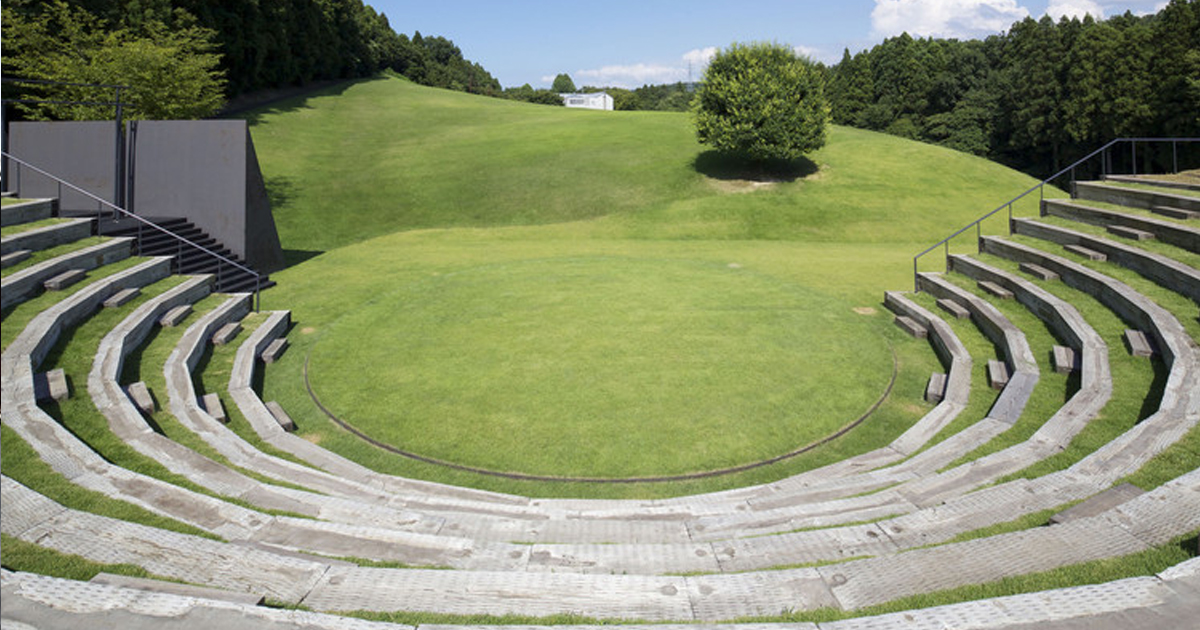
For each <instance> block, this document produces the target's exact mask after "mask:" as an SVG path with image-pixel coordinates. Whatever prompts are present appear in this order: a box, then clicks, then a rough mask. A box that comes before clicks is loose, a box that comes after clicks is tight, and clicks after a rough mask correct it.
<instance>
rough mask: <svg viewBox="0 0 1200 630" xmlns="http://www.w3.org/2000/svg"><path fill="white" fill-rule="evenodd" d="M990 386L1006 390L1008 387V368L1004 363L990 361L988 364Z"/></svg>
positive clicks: (994, 360)
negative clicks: (1006, 386)
mask: <svg viewBox="0 0 1200 630" xmlns="http://www.w3.org/2000/svg"><path fill="white" fill-rule="evenodd" d="M987 372H988V385H990V386H991V388H992V389H1004V386H1005V385H1008V376H1009V374H1008V366H1007V365H1005V364H1004V362H1003V361H1000V360H997V359H989V360H988V363H987Z"/></svg>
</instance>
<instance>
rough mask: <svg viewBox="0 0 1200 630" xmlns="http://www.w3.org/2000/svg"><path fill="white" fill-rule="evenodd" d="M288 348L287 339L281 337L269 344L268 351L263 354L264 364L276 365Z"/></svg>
mask: <svg viewBox="0 0 1200 630" xmlns="http://www.w3.org/2000/svg"><path fill="white" fill-rule="evenodd" d="M287 347H288V340H287V337H280V338H278V339H276V340H274V341H272V342H271V343H269V344H267V347H266V349H265V350H263V352H262V360H263V363H274V362H276V361H278V360H279V357H281V356H283V351H284V350H287Z"/></svg>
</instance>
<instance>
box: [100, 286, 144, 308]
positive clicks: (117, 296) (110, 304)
mask: <svg viewBox="0 0 1200 630" xmlns="http://www.w3.org/2000/svg"><path fill="white" fill-rule="evenodd" d="M141 294H142V290H141V288H139V287H129V288H128V289H121V290H120V291H117V292H116V293H114V294H113V295H112V297H110V298H108V299H107V300H104V308H117V307H120V306H124V305H126V304H128V303H129V301H130V300H132V299H133V298H135V297H137V296H139V295H141Z"/></svg>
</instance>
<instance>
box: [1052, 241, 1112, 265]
mask: <svg viewBox="0 0 1200 630" xmlns="http://www.w3.org/2000/svg"><path fill="white" fill-rule="evenodd" d="M1063 249H1065V250H1067V251H1069V252H1071V253H1072V254H1079V255H1080V256H1083V257H1084V258H1086V259H1088V260H1094V261H1096V262H1105V261H1107V260H1108V256H1107V255H1105V254H1101V253H1100V252H1098V251H1096V250H1094V249H1088V248H1087V247H1084V246H1083V245H1064V246H1063Z"/></svg>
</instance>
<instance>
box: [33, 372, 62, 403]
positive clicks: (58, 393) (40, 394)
mask: <svg viewBox="0 0 1200 630" xmlns="http://www.w3.org/2000/svg"><path fill="white" fill-rule="evenodd" d="M33 394H34V396H35V397H36V398H37V401H38V402H46V401H50V400H53V401H54V402H61V401H64V400H66V399H67V398H69V397H70V396H71V388H70V387H68V386H67V373H66V372H64V371H63V370H62V368H57V369H54V370H50V371H49V372H43V373H41V374H36V375H34V377H33Z"/></svg>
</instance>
